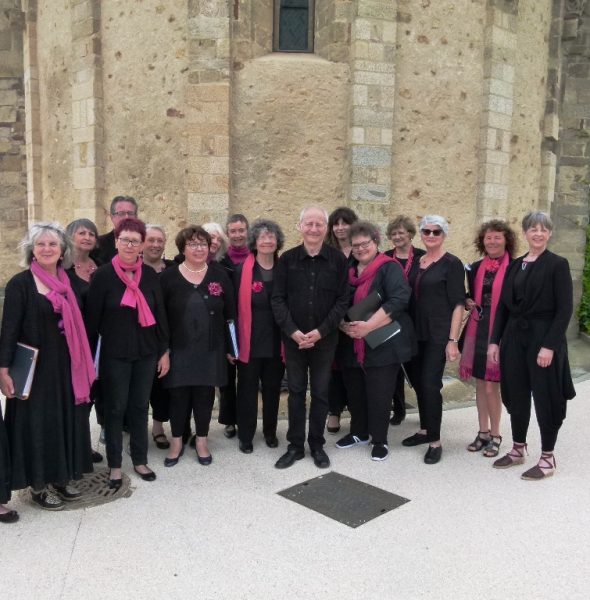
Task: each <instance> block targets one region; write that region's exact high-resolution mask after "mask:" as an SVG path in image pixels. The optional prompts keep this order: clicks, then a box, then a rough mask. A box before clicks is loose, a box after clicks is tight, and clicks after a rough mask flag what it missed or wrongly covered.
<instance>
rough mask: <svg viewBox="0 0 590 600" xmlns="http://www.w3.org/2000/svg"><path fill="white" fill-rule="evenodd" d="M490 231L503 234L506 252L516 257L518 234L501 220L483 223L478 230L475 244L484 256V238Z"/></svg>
mask: <svg viewBox="0 0 590 600" xmlns="http://www.w3.org/2000/svg"><path fill="white" fill-rule="evenodd" d="M488 231H497V232H498V233H503V234H504V239H505V240H506V251H507V252H508V255H509V256H514V253H515V252H516V233H514V230H513V229H512V228H511V227H510V225H508V223H506V221H502V220H500V219H491V220H490V221H486V222H485V223H482V224H481V225H480V226H479V229H478V230H477V234H476V235H475V239H474V240H473V244H474V246H475V247H476V249H477V251H478V252H479V253H480V254H481V255H482V256H483V255H484V254H485V253H486V249H485V246H484V245H483V238H484V237H485V235H486V233H487V232H488Z"/></svg>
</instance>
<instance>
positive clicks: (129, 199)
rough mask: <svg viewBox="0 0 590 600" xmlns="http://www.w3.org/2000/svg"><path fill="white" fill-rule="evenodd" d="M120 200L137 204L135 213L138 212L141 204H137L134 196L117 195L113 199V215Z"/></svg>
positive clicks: (111, 210)
mask: <svg viewBox="0 0 590 600" xmlns="http://www.w3.org/2000/svg"><path fill="white" fill-rule="evenodd" d="M119 202H131V204H133V206H135V213H136V214H137V211H138V210H139V206H137V200H136V199H135V198H134V197H133V196H115V197H114V198H113V199H112V200H111V208H110V213H111V215H112V214H113V213H114V212H115V206H117V204H118V203H119Z"/></svg>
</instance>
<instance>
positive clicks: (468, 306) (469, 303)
mask: <svg viewBox="0 0 590 600" xmlns="http://www.w3.org/2000/svg"><path fill="white" fill-rule="evenodd" d="M476 306H477V304H476V302H475V300H474V299H473V298H466V299H465V310H473V309H474V308H475V307H476Z"/></svg>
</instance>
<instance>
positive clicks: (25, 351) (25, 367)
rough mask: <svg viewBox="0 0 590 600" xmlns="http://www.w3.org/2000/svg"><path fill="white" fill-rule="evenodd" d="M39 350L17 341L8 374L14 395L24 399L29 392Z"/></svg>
mask: <svg viewBox="0 0 590 600" xmlns="http://www.w3.org/2000/svg"><path fill="white" fill-rule="evenodd" d="M38 355H39V350H38V349H37V348H34V347H33V346H28V345H27V344H22V343H21V342H18V343H17V345H16V351H15V353H14V358H13V359H12V364H11V365H10V367H9V368H8V374H9V375H10V377H11V379H12V383H13V384H14V397H15V398H20V399H21V400H26V399H27V398H28V397H29V394H30V393H31V386H32V385H33V376H34V375H35V367H36V366H37V356H38Z"/></svg>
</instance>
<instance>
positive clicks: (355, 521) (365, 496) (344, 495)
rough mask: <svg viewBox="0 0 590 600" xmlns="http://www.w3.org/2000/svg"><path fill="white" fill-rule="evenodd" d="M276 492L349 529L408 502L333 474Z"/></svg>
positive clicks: (332, 472) (354, 480)
mask: <svg viewBox="0 0 590 600" xmlns="http://www.w3.org/2000/svg"><path fill="white" fill-rule="evenodd" d="M277 493H278V494H279V496H283V498H288V499H289V500H293V502H297V504H301V505H302V506H305V507H307V508H310V509H311V510H315V511H316V512H319V513H321V514H322V515H324V516H326V517H330V518H331V519H334V520H336V521H340V523H344V525H348V526H349V527H358V526H359V525H362V524H363V523H366V522H367V521H371V520H372V519H374V518H375V517H378V516H380V515H384V514H385V513H387V512H389V511H390V510H393V509H395V508H398V507H399V506H402V505H403V504H405V503H406V502H409V500H408V499H407V498H403V497H402V496H398V495H397V494H392V493H391V492H387V491H385V490H382V489H380V488H378V487H375V486H373V485H369V484H368V483H363V482H362V481H358V479H352V478H351V477H346V475H340V474H339V473H336V472H334V471H331V472H330V473H327V474H326V475H320V476H319V477H315V478H314V479H310V480H309V481H304V482H303V483H298V484H297V485H294V486H293V487H290V488H287V489H286V490H282V491H281V492H277Z"/></svg>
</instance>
